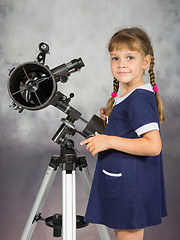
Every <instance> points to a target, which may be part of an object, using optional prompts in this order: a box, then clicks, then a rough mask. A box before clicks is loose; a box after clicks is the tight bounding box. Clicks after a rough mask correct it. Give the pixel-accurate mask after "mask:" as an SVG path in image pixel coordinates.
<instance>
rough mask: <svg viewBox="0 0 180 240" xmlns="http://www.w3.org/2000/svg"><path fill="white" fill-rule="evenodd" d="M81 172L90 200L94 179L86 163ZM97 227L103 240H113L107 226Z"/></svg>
mask: <svg viewBox="0 0 180 240" xmlns="http://www.w3.org/2000/svg"><path fill="white" fill-rule="evenodd" d="M84 161H85V162H86V160H85V158H84ZM79 172H80V176H81V179H82V182H83V186H84V190H85V192H86V194H87V197H88V198H89V194H90V190H91V185H92V177H91V174H90V172H89V168H88V166H87V164H86V163H85V167H82V169H81V171H79ZM96 226H97V229H98V232H99V236H100V238H101V240H111V237H110V234H109V231H108V229H107V227H106V226H104V225H100V224H96Z"/></svg>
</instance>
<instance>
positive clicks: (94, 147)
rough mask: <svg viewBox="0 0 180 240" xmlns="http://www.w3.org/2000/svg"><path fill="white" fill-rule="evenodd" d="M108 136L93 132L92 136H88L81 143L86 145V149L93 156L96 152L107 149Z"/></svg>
mask: <svg viewBox="0 0 180 240" xmlns="http://www.w3.org/2000/svg"><path fill="white" fill-rule="evenodd" d="M108 140H109V136H107V135H102V134H98V133H97V132H96V133H95V136H94V137H90V138H88V139H86V140H84V141H82V142H81V143H80V144H81V145H85V144H86V145H87V146H86V149H87V150H88V151H89V152H91V154H92V155H93V156H95V155H96V153H98V152H101V151H104V150H107V149H109V147H108Z"/></svg>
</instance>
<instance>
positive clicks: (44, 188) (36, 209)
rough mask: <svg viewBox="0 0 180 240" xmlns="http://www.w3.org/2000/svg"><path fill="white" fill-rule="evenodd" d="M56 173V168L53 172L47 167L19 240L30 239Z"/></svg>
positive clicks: (52, 169)
mask: <svg viewBox="0 0 180 240" xmlns="http://www.w3.org/2000/svg"><path fill="white" fill-rule="evenodd" d="M56 173H57V168H56V170H55V169H54V168H52V167H51V166H48V168H47V171H46V174H45V176H44V179H43V182H42V184H41V187H40V189H39V192H38V194H37V196H36V199H35V202H34V205H33V207H32V210H31V212H30V215H29V218H28V220H27V223H26V226H25V228H24V231H23V233H22V236H21V239H20V240H29V239H30V238H31V236H32V234H33V231H34V228H35V226H36V223H37V221H38V220H39V219H38V218H39V215H40V213H41V211H42V208H43V206H44V203H45V201H46V198H47V196H48V193H49V190H50V188H51V186H52V183H53V180H54V178H55V176H56Z"/></svg>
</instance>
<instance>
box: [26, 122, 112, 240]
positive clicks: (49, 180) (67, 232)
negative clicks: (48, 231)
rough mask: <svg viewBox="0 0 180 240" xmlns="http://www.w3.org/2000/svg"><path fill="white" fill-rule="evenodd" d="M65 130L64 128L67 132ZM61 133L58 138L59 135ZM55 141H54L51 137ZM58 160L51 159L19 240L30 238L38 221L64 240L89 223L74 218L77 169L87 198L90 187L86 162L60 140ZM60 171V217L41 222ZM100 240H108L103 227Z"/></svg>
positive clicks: (70, 144) (73, 238)
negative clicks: (49, 194) (43, 211)
mask: <svg viewBox="0 0 180 240" xmlns="http://www.w3.org/2000/svg"><path fill="white" fill-rule="evenodd" d="M65 128H66V124H64V123H63V124H62V126H61V127H60V129H59V130H58V133H59V134H57V133H56V135H55V136H56V138H57V135H58V136H60V135H62V132H63V130H64V129H65ZM66 130H67V128H66ZM60 132H61V134H60ZM54 138H55V137H54ZM60 141H61V150H60V156H55V155H54V156H52V157H51V160H50V163H49V165H48V168H47V171H46V174H45V176H44V179H43V182H42V184H41V187H40V189H39V192H38V194H37V197H36V199H35V202H34V205H33V207H32V210H31V213H30V215H29V218H28V220H27V223H26V226H25V228H24V231H23V233H22V236H21V240H29V239H31V236H32V234H33V231H34V229H35V226H36V224H37V221H38V220H43V221H45V223H46V225H48V226H50V227H52V228H53V236H54V237H61V230H62V238H63V240H76V228H81V227H85V226H87V225H88V223H86V222H84V218H83V217H82V216H76V182H75V181H76V179H75V172H76V168H77V167H78V168H79V170H80V171H79V172H80V176H81V179H82V181H83V185H84V189H85V192H86V194H87V196H89V193H90V188H91V184H92V177H91V175H90V173H89V169H88V165H87V162H86V158H85V157H84V156H82V157H77V155H76V152H75V150H74V142H73V141H72V140H71V139H66V138H61V140H60ZM59 167H61V168H62V207H63V214H62V215H60V214H54V216H52V217H48V218H46V219H44V218H42V216H41V211H42V209H43V206H44V203H45V201H46V198H47V196H48V193H49V191H50V188H51V186H52V184H53V181H54V178H55V176H56V173H57V171H58V169H59ZM97 228H98V231H99V235H100V239H101V240H110V239H111V238H110V234H109V232H108V229H107V228H106V227H105V226H103V225H97Z"/></svg>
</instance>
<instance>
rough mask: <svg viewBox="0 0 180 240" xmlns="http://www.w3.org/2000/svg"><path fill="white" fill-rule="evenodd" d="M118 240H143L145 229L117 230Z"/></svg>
mask: <svg viewBox="0 0 180 240" xmlns="http://www.w3.org/2000/svg"><path fill="white" fill-rule="evenodd" d="M115 233H116V236H117V240H143V237H144V228H141V229H115Z"/></svg>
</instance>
